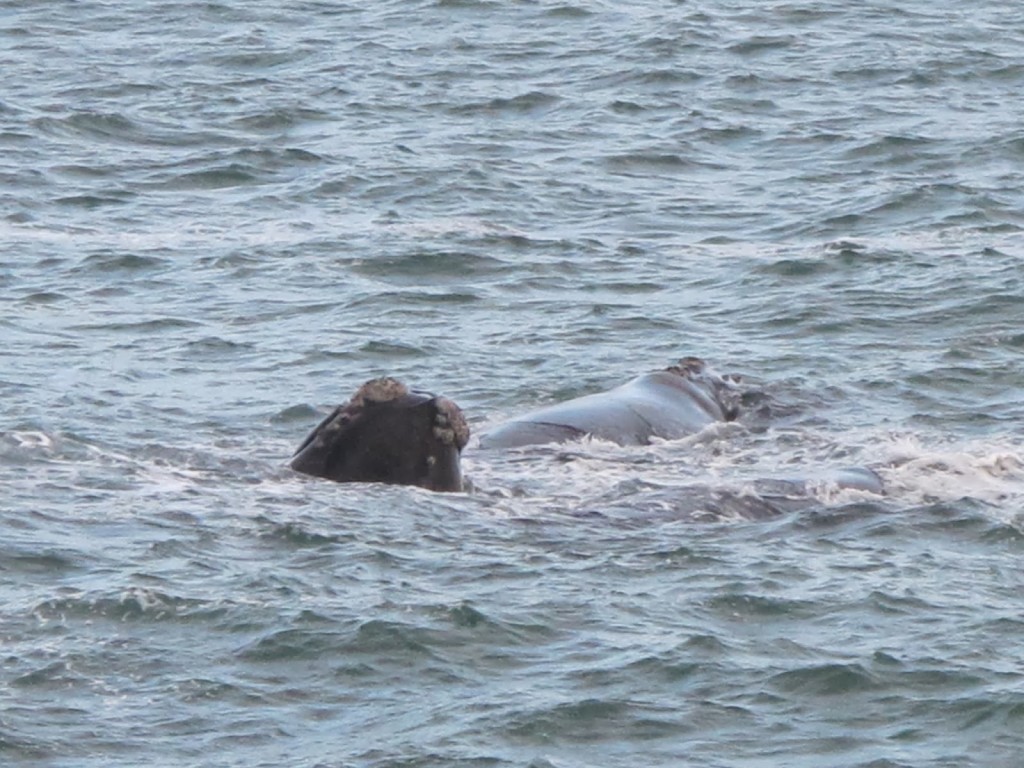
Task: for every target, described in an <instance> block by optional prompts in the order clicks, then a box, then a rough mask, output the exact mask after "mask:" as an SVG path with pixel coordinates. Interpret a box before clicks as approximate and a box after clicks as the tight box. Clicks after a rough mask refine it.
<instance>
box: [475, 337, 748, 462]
mask: <svg viewBox="0 0 1024 768" xmlns="http://www.w3.org/2000/svg"><path fill="white" fill-rule="evenodd" d="M738 402H739V394H738V391H737V386H736V382H735V381H734V380H732V379H727V378H723V377H721V376H718V375H717V374H715V373H713V372H712V371H711V370H710V369H708V367H707V366H706V365H705V364H704V362H703V361H702V360H699V359H698V358H695V357H686V358H683V359H682V360H680V361H679V363H678V364H677V365H674V366H671V367H670V368H667V369H665V370H664V371H654V372H652V373H645V374H643V375H642V376H638V377H637V378H635V379H633V380H631V381H629V382H627V383H625V384H623V385H622V386H620V387H616V388H615V389H612V390H609V391H607V392H598V393H597V394H593V395H586V396H584V397H578V398H575V399H573V400H567V401H566V402H564V403H556V404H555V405H551V406H548V407H546V408H541V409H539V410H536V411H533V412H531V413H527V414H525V415H524V416H518V417H516V418H514V419H511V420H510V421H507V422H505V423H504V424H501V425H499V426H498V427H495V428H494V429H492V430H490V431H489V432H487V433H485V434H484V435H482V436H481V437H480V447H481V448H518V447H520V446H524V445H536V444H539V443H564V442H569V441H571V440H578V439H580V438H582V437H586V436H588V435H589V436H592V437H596V438H599V439H602V440H610V441H611V442H613V443H618V444H619V445H646V444H648V443H650V441H651V438H652V437H658V438H662V439H665V440H676V439H678V438H680V437H685V436H686V435H692V434H694V433H696V432H699V431H700V430H702V429H704V428H705V427H706V426H708V425H709V424H712V423H714V422H716V421H732V420H733V419H735V418H736V417H737V415H738V414H739V407H738Z"/></svg>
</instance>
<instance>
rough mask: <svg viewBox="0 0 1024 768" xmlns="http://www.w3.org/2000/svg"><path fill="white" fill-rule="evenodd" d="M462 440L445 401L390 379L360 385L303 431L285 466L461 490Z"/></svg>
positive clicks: (348, 478) (337, 477)
mask: <svg viewBox="0 0 1024 768" xmlns="http://www.w3.org/2000/svg"><path fill="white" fill-rule="evenodd" d="M468 439H469V427H468V426H467V425H466V421H465V419H464V418H463V416H462V411H460V410H459V408H458V406H456V405H455V403H453V402H452V401H451V400H448V399H446V398H443V397H437V396H435V395H432V394H429V393H426V392H414V391H411V390H409V388H408V387H406V386H405V385H404V384H402V383H401V382H400V381H396V380H395V379H391V378H381V379H373V380H371V381H368V382H366V383H365V384H363V386H361V387H360V388H359V390H358V391H357V392H356V393H355V395H353V396H352V399H351V400H349V401H348V402H347V403H345V404H344V405H340V406H338V407H337V408H335V409H334V411H333V412H332V413H331V414H330V415H329V416H328V417H327V418H325V419H324V420H323V421H322V422H320V424H319V425H318V426H317V427H316V428H315V429H314V430H313V431H312V432H311V433H310V434H309V436H308V437H307V438H306V439H305V441H304V442H303V443H302V445H300V446H299V449H298V450H297V451H296V452H295V455H294V456H293V457H292V460H291V465H290V466H291V468H292V469H294V470H295V471H296V472H302V473H303V474H306V475H313V476H315V477H323V478H327V479H328V480H334V481H335V482H339V483H356V482H359V483H391V484H394V485H418V486H420V487H421V488H427V489H429V490H432V491H461V490H462V469H461V467H460V455H461V452H462V449H463V448H464V447H465V445H466V441H467V440H468Z"/></svg>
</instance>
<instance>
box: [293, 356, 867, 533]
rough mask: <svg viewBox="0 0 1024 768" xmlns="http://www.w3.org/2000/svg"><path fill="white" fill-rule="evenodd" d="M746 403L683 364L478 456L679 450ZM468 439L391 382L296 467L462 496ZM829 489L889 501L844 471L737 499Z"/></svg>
mask: <svg viewBox="0 0 1024 768" xmlns="http://www.w3.org/2000/svg"><path fill="white" fill-rule="evenodd" d="M742 394H743V392H742V389H741V387H740V379H739V377H736V376H722V375H719V374H718V373H716V372H715V371H714V370H712V369H711V368H710V367H709V366H708V365H707V364H706V363H705V362H704V361H703V360H701V359H700V358H696V357H684V358H682V359H681V360H679V362H677V363H676V364H674V365H671V366H669V367H667V368H665V369H663V370H660V371H652V372H649V373H645V374H642V375H640V376H637V377H636V378H634V379H631V380H630V381H628V382H626V383H624V384H621V385H619V386H617V387H614V388H612V389H610V390H607V391H604V392H597V393H593V394H588V395H583V396H581V397H577V398H572V399H570V400H566V401H564V402H561V403H555V404H553V405H547V406H544V407H541V408H538V409H536V410H533V411H529V412H527V413H525V414H523V415H520V416H515V417H512V418H510V419H508V420H506V421H504V422H502V423H500V424H498V425H496V426H495V427H493V428H491V429H489V430H487V431H486V432H484V433H483V434H482V435H480V437H479V438H478V440H477V445H476V448H477V449H479V451H480V453H481V454H482V455H486V454H487V452H489V451H510V450H512V451H520V452H528V451H529V450H530V447H531V446H536V445H543V444H551V443H568V442H573V441H579V440H583V439H586V438H596V439H600V440H607V441H610V442H613V443H617V444H619V445H623V446H632V445H647V444H650V443H651V442H652V441H655V440H677V439H679V438H682V437H686V436H687V435H693V434H696V433H698V432H700V431H701V430H703V429H705V428H707V427H708V426H710V425H712V424H714V423H716V422H722V423H724V422H730V421H735V420H736V419H737V418H739V416H740V415H741V414H742V408H741V402H742ZM469 439H470V429H469V425H468V423H467V420H466V417H465V415H464V414H463V412H462V410H461V409H460V408H459V406H458V405H457V404H456V403H455V402H454V401H452V400H450V399H448V398H446V397H443V396H440V395H436V394H434V393H431V392H423V391H419V390H414V389H410V388H409V387H408V386H407V385H406V384H404V383H403V382H401V381H399V380H397V379H394V378H391V377H382V378H377V379H371V380H369V381H367V382H365V383H364V384H362V385H361V386H360V387H359V388H358V389H357V390H356V392H355V394H353V395H352V397H351V398H350V399H349V400H348V401H347V402H345V403H343V404H341V405H339V406H337V407H336V408H335V409H334V410H333V411H331V413H330V414H328V415H327V416H326V418H324V419H323V420H322V421H321V422H320V423H319V424H318V425H317V426H316V427H315V428H314V429H313V430H312V432H310V433H309V435H308V436H307V437H306V438H305V440H304V441H303V442H302V443H301V444H300V445H299V448H298V449H297V450H296V451H295V454H294V455H293V457H292V459H291V462H290V467H291V468H292V469H293V470H295V471H296V472H299V473H302V474H305V475H311V476H314V477H319V478H324V479H328V480H333V481H335V482H339V483H386V484H392V485H411V486H418V487H420V488H425V489H427V490H430V491H439V492H458V491H463V490H465V488H466V483H465V480H464V478H463V476H462V471H461V461H460V460H461V456H462V452H463V449H465V448H466V447H467V445H468V444H469ZM822 483H829V484H832V485H833V486H835V487H838V488H843V489H854V490H860V491H866V492H869V493H875V494H879V495H882V494H884V488H883V486H882V481H881V479H880V477H879V476H878V474H877V473H876V472H875V471H874V470H872V469H870V468H867V467H841V468H838V469H831V470H822V471H819V472H817V473H812V474H811V475H810V476H807V477H791V478H781V479H766V480H761V481H758V482H757V483H755V496H756V498H757V499H759V500H760V501H758V502H757V503H753V502H751V501H750V499H752V498H755V496H751V497H749V498H748V497H746V496H744V495H743V494H741V495H740V496H737V497H736V498H737V499H738V500H739V502H738V503H739V506H740V507H741V508H743V509H746V510H748V511H749V514H748V515H746V516H750V517H767V516H769V514H772V513H775V512H777V511H779V509H780V508H783V507H786V506H787V504H786V503H785V502H786V501H787V500H788V501H792V500H799V499H806V498H808V497H809V496H810V495H811V494H812V491H813V489H814V488H815V487H816V486H819V485H820V484H822ZM691 492H696V491H695V490H692V489H691ZM713 493H714V495H715V497H716V498H724V497H722V496H721V494H720V493H719V492H718V491H713ZM730 498H731V497H730ZM761 502H763V504H762V503H761ZM733 506H736V505H735V504H734V505H733ZM789 506H790V507H792V504H789Z"/></svg>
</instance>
